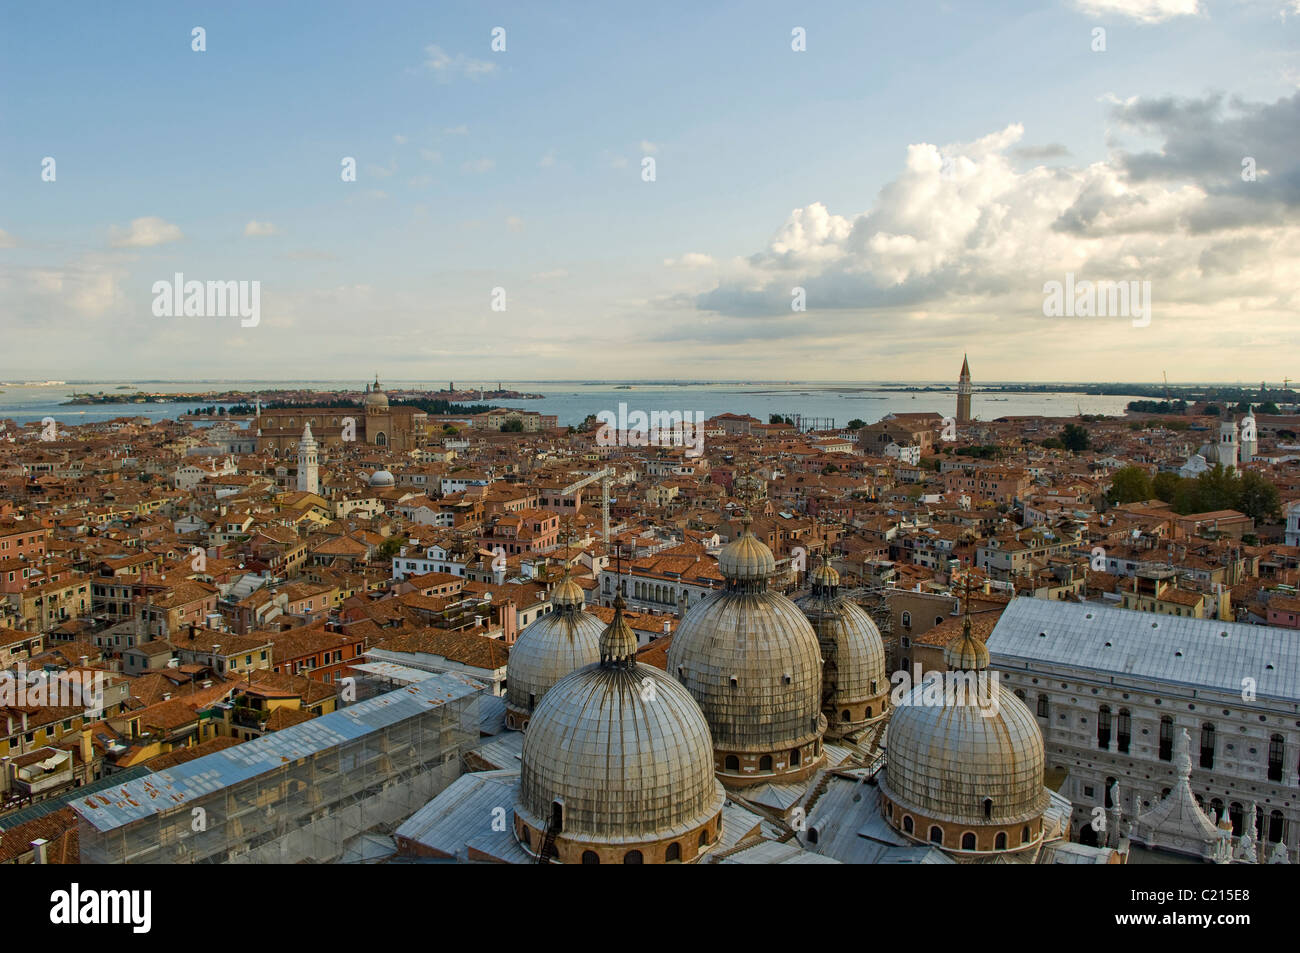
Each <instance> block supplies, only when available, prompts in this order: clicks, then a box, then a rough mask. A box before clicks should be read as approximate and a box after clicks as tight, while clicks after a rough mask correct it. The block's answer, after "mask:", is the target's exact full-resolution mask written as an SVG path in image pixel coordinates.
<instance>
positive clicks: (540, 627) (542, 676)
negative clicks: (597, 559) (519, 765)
mask: <svg viewBox="0 0 1300 953" xmlns="http://www.w3.org/2000/svg"><path fill="white" fill-rule="evenodd" d="M570 590H576V593H575V592H573V591H570ZM575 596H576V601H569V600H573V599H574V597H575ZM582 601H583V597H582V588H581V587H580V586H579V585H578V584H577V583H576V582H574V581H573V580H572V579H569V578H568V577H567V576H566V577H565V579H564V580H563V581H562V582H561V583H560V584H559V585H558V586H556V588H555V592H553V593H552V594H551V605H552V606H553V607H554V610H553V611H552V612H548V613H547V614H546V615H543V616H539V617H538V618H537V619H534V620H533V621H532V622H530V623H529V624H528V625H526V626H525V627H524V630H523V631H522V632H520V633H519V638H518V639H516V640H515V644H514V645H513V646H511V647H510V659H509V661H508V662H507V663H506V723H507V724H508V725H509V726H510V727H511V728H524V727H525V726H527V725H528V723H529V719H530V718H531V717H532V712H533V709H534V708H535V707H536V706H537V703H538V702H539V701H541V700H542V697H543V696H544V695H545V694H546V693H547V692H548V691H550V689H551V687H552V686H553V685H554V684H555V683H556V682H558V681H559V680H560V679H562V678H564V676H566V675H568V674H569V673H570V672H573V671H575V670H576V669H580V668H582V667H583V666H585V665H590V664H591V663H593V662H598V661H600V633H601V632H602V631H603V629H604V625H603V624H602V623H601V621H600V619H598V618H596V617H595V616H594V615H592V614H591V613H589V612H583V611H582Z"/></svg>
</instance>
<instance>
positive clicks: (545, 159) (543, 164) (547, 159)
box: [537, 0, 1300, 169]
mask: <svg viewBox="0 0 1300 953" xmlns="http://www.w3.org/2000/svg"><path fill="white" fill-rule="evenodd" d="M1296 2H1297V3H1300V0H1296ZM554 165H555V150H554V149H552V150H551V151H549V152H547V153H546V155H544V156H542V157H541V158H540V159H538V160H537V167H538V168H539V169H550V168H552V167H553V166H554Z"/></svg>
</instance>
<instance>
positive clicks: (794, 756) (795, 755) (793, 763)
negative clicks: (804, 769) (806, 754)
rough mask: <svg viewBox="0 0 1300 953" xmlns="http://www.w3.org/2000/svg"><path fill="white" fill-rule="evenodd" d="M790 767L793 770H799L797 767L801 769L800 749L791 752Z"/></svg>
mask: <svg viewBox="0 0 1300 953" xmlns="http://www.w3.org/2000/svg"><path fill="white" fill-rule="evenodd" d="M790 767H792V768H797V767H799V749H798V748H795V749H794V750H793V751H791V752H790Z"/></svg>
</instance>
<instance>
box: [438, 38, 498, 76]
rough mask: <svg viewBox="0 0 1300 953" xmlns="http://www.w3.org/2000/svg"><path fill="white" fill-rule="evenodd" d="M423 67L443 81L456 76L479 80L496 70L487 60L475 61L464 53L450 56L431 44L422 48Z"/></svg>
mask: <svg viewBox="0 0 1300 953" xmlns="http://www.w3.org/2000/svg"><path fill="white" fill-rule="evenodd" d="M423 66H424V69H426V70H427V71H429V72H431V73H433V74H434V75H435V76H437V77H438V78H439V79H440V80H443V81H447V80H450V79H451V78H452V77H454V76H457V75H459V76H467V77H469V78H470V79H479V78H480V77H483V76H488V75H491V74H492V73H494V72H496V68H497V67H496V64H495V63H493V62H490V61H489V60H476V59H474V58H473V57H469V56H466V55H465V54H464V53H457V54H456V55H455V56H452V55H451V54H450V53H447V52H446V51H445V50H443V48H442V47H441V46H438V45H437V44H436V43H431V44H429V45H428V46H426V47H425V48H424V64H423Z"/></svg>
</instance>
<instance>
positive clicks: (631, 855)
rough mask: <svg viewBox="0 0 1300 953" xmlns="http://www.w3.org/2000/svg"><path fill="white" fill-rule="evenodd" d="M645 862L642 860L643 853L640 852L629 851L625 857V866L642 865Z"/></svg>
mask: <svg viewBox="0 0 1300 953" xmlns="http://www.w3.org/2000/svg"><path fill="white" fill-rule="evenodd" d="M644 862H645V861H644V860H643V859H642V857H641V852H640V851H639V850H629V851H628V852H627V853H626V854H624V855H623V863H625V864H641V863H644Z"/></svg>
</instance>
